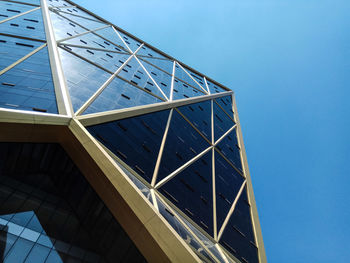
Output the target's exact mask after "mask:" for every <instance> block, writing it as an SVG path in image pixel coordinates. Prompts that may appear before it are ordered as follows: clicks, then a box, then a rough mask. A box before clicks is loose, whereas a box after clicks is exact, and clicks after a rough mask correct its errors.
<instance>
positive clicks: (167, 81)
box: [140, 60, 172, 99]
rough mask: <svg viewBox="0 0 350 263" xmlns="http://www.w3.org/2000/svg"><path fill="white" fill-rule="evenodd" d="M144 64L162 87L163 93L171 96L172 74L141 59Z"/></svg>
mask: <svg viewBox="0 0 350 263" xmlns="http://www.w3.org/2000/svg"><path fill="white" fill-rule="evenodd" d="M140 62H141V63H142V65H143V66H144V67H145V68H146V70H147V71H148V73H149V74H150V75H151V76H152V78H153V79H154V81H155V82H157V84H158V86H159V88H161V89H162V91H163V93H164V94H165V95H166V96H167V97H168V99H169V98H170V88H171V78H172V77H171V76H170V75H169V74H167V73H165V72H163V71H161V70H159V69H158V68H156V67H154V66H152V65H150V64H148V63H147V62H145V61H143V60H140Z"/></svg>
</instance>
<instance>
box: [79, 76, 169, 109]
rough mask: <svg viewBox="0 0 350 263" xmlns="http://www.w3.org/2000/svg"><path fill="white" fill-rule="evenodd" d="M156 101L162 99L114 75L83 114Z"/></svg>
mask: <svg viewBox="0 0 350 263" xmlns="http://www.w3.org/2000/svg"><path fill="white" fill-rule="evenodd" d="M158 102H162V101H161V100H160V99H158V98H157V97H154V96H152V95H150V94H149V93H147V92H145V91H143V90H141V89H139V88H137V87H135V86H134V85H132V84H130V83H129V82H126V81H124V80H122V79H120V78H118V77H116V78H114V79H113V80H112V82H111V83H110V84H109V85H108V86H107V87H106V88H105V89H104V90H103V92H102V93H101V94H100V95H99V96H98V97H97V98H96V100H95V101H94V102H93V103H92V104H91V105H90V106H89V107H88V108H87V109H86V111H85V112H84V113H83V114H89V113H96V112H101V111H109V110H117V109H124V108H130V107H135V106H141V105H147V104H153V103H158Z"/></svg>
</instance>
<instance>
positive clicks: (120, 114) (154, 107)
mask: <svg viewBox="0 0 350 263" xmlns="http://www.w3.org/2000/svg"><path fill="white" fill-rule="evenodd" d="M231 94H233V92H232V91H228V92H223V93H217V94H213V95H206V96H199V97H194V98H190V99H181V100H175V101H168V102H159V103H155V104H150V105H143V106H136V107H132V108H126V109H119V110H113V111H105V112H99V113H94V114H87V115H80V116H78V117H77V119H78V120H79V121H80V123H82V124H83V125H84V126H90V125H95V124H99V123H104V122H109V121H115V120H120V119H125V118H129V117H135V116H138V115H142V114H146V113H152V112H156V111H161V110H167V109H171V108H174V107H180V106H184V105H189V104H193V103H197V102H201V101H205V100H210V99H213V98H220V97H223V96H227V95H231Z"/></svg>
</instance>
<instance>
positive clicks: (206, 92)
mask: <svg viewBox="0 0 350 263" xmlns="http://www.w3.org/2000/svg"><path fill="white" fill-rule="evenodd" d="M176 64H177V65H179V66H180V67H181V68H182V70H183V71H184V72H185V74H187V75H188V76H189V77H190V78H191V79H192V80H193V81H194V82H195V83H196V84H197V85H198V86H199V87H200V88H201V89H202V90H203V91H204V93H205V94H209V93H208V91H206V90H205V89H204V88H203V87H202V85H200V84H199V83H198V82H197V80H195V79H194V78H193V77H192V76H191V75H190V74H189V73H188V72H187V70H186V69H184V67H183V66H181V64H180V63H178V62H176ZM183 81H184V80H183ZM184 82H186V81H184ZM187 84H188V85H190V86H191V87H193V85H191V84H190V83H187ZM193 88H195V89H198V88H197V87H193Z"/></svg>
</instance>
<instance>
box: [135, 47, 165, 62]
mask: <svg viewBox="0 0 350 263" xmlns="http://www.w3.org/2000/svg"><path fill="white" fill-rule="evenodd" d="M137 55H138V56H145V57H150V58H160V59H167V58H166V57H165V56H163V55H162V54H160V53H159V52H157V51H155V50H153V49H152V48H151V47H149V46H147V45H143V46H142V48H141V49H140V50H139V51H138V52H137Z"/></svg>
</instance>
